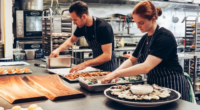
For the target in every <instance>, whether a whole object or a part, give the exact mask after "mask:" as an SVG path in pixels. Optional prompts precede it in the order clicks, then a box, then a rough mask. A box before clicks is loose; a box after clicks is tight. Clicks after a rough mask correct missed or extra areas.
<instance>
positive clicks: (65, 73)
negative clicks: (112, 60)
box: [47, 67, 100, 82]
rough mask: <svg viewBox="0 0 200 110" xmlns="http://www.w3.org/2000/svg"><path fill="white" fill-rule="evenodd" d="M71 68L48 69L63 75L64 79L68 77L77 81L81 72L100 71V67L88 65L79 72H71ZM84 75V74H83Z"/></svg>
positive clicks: (69, 79) (71, 80) (72, 80)
mask: <svg viewBox="0 0 200 110" xmlns="http://www.w3.org/2000/svg"><path fill="white" fill-rule="evenodd" d="M70 69H71V68H61V69H47V71H49V72H50V73H55V74H58V75H60V76H62V77H63V78H64V79H67V80H68V81H70V82H77V81H78V77H79V75H80V73H84V72H90V73H91V72H93V71H96V72H97V71H100V70H99V69H96V68H93V67H86V68H85V69H83V70H80V71H78V72H77V73H69V71H70ZM82 75H83V74H82Z"/></svg>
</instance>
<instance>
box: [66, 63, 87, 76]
mask: <svg viewBox="0 0 200 110" xmlns="http://www.w3.org/2000/svg"><path fill="white" fill-rule="evenodd" d="M86 67H87V66H86V64H85V63H84V62H83V63H81V64H79V65H77V66H75V67H73V68H71V69H70V71H69V73H73V72H77V71H79V70H83V69H85V68H86Z"/></svg>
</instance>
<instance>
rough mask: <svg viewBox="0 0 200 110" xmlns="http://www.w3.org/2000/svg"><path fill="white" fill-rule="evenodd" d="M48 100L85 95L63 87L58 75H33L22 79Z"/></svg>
mask: <svg viewBox="0 0 200 110" xmlns="http://www.w3.org/2000/svg"><path fill="white" fill-rule="evenodd" d="M23 79H24V80H25V81H26V82H27V83H28V84H30V85H31V86H32V87H33V88H34V89H36V90H38V91H40V92H41V93H43V94H44V95H45V96H46V97H47V98H49V99H50V100H60V99H69V98H76V97H85V94H84V93H82V92H79V91H77V90H74V89H72V88H70V87H67V86H65V85H64V83H63V82H62V81H61V79H60V77H59V76H58V75H34V76H25V77H24V78H23Z"/></svg>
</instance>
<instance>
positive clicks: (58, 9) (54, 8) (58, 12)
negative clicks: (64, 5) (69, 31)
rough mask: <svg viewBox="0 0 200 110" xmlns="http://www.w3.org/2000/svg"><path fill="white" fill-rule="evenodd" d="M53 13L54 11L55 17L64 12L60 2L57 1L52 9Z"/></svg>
mask: <svg viewBox="0 0 200 110" xmlns="http://www.w3.org/2000/svg"><path fill="white" fill-rule="evenodd" d="M52 6H53V0H51V7H52ZM52 11H53V13H52V14H53V15H61V13H62V11H61V8H60V6H59V2H58V0H56V6H53V7H52Z"/></svg>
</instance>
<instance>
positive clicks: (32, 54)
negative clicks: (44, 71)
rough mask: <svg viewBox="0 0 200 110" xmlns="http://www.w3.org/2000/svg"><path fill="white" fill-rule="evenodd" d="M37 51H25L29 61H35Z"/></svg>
mask: <svg viewBox="0 0 200 110" xmlns="http://www.w3.org/2000/svg"><path fill="white" fill-rule="evenodd" d="M35 51H36V50H33V49H30V50H25V52H26V57H27V60H34V59H35Z"/></svg>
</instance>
